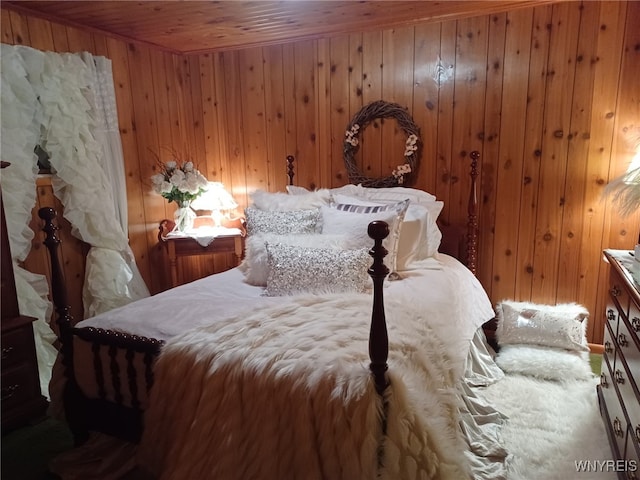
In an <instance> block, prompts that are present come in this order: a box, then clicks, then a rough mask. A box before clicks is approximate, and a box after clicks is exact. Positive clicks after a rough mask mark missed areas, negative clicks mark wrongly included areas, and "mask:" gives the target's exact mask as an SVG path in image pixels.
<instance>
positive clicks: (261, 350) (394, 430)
mask: <svg viewBox="0 0 640 480" xmlns="http://www.w3.org/2000/svg"><path fill="white" fill-rule="evenodd" d="M385 303H386V305H385V309H386V313H387V317H388V318H393V320H394V321H393V322H390V325H389V338H390V339H391V341H390V358H389V364H392V365H393V369H392V371H390V381H391V386H390V387H389V388H388V389H387V395H386V396H387V398H386V400H387V402H388V417H387V418H388V421H387V435H386V437H385V443H384V467H383V468H381V469H380V472H379V473H380V476H379V477H376V475H377V473H378V472H377V471H378V465H377V462H378V457H377V450H378V446H379V443H380V438H381V426H380V425H381V424H380V418H379V417H380V411H381V401H380V399H379V396H378V395H377V394H376V392H375V389H374V387H373V382H372V380H371V376H370V374H369V371H368V363H369V360H368V357H367V354H366V352H367V341H368V335H369V323H370V315H371V314H370V311H371V299H370V298H369V296H367V295H355V294H351V295H349V294H346V295H340V296H330V297H322V296H303V297H293V298H292V300H291V302H287V303H286V304H284V305H278V306H275V307H269V308H267V309H262V310H260V311H257V312H254V313H253V314H249V315H245V316H239V317H236V318H230V319H227V320H224V321H220V322H216V324H214V325H212V326H209V327H204V328H199V329H196V330H191V331H189V332H187V333H185V334H184V335H181V336H179V337H178V338H175V339H172V340H171V341H170V342H169V343H168V344H167V345H166V346H165V347H164V348H163V352H162V355H160V357H159V359H158V362H157V364H156V366H155V383H154V388H153V389H152V391H151V402H150V404H151V407H150V409H149V410H148V411H147V415H146V417H145V425H146V426H145V433H144V437H143V439H142V443H141V445H140V452H139V453H140V455H139V459H140V461H141V463H142V465H144V467H145V468H146V469H148V470H150V471H152V472H154V473H156V474H158V475H159V477H160V478H162V479H186V478H198V479H206V478H211V479H221V480H233V479H238V480H240V479H242V480H250V479H264V478H274V479H276V478H304V479H309V480H312V479H321V478H330V479H332V480H339V479H345V480H358V479H363V480H364V479H367V480H369V479H372V478H387V479H394V480H396V479H405V478H406V479H435V478H438V479H453V480H459V479H461V478H466V476H467V472H466V469H467V466H466V461H465V457H464V455H463V453H462V451H463V445H464V439H463V438H462V435H461V433H460V429H459V428H458V409H457V405H458V404H457V397H456V394H455V390H456V381H455V378H456V377H455V375H454V373H453V369H452V367H451V365H452V362H451V359H450V357H449V355H448V354H447V349H446V348H445V346H444V344H442V343H441V341H440V340H439V339H438V337H437V335H436V334H435V332H433V331H431V329H430V327H429V326H428V325H429V322H428V318H429V315H437V313H434V312H429V311H428V310H426V309H423V308H418V306H417V305H407V304H400V303H398V302H395V301H393V300H387V301H386V302H385ZM220 345H223V346H224V349H220V348H219V346H220ZM194 386H196V387H195V388H194ZM160 392H162V394H160ZM220 392H224V394H222V395H220ZM220 438H224V439H225V440H224V441H223V442H220V441H219V439H220Z"/></svg>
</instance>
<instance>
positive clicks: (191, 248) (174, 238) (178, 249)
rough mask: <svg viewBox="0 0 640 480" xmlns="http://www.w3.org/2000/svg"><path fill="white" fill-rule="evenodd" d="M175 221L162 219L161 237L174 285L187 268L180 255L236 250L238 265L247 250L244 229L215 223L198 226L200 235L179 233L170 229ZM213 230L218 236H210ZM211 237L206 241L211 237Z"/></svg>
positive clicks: (233, 251)
mask: <svg viewBox="0 0 640 480" xmlns="http://www.w3.org/2000/svg"><path fill="white" fill-rule="evenodd" d="M171 223H172V222H169V221H167V220H163V221H162V222H160V227H159V228H160V232H159V233H158V240H159V241H160V242H161V244H162V245H164V247H165V249H166V252H167V257H168V259H169V268H170V272H171V287H177V286H178V285H182V284H183V283H184V281H185V280H184V272H183V271H182V265H181V263H180V262H179V261H178V259H179V258H180V257H192V256H198V255H216V254H219V253H234V254H235V258H236V266H237V265H239V264H240V261H241V260H242V254H243V250H244V243H243V238H244V232H243V231H242V230H241V229H239V228H226V227H216V228H215V229H205V228H202V229H198V230H201V231H198V232H197V233H198V235H179V234H176V233H175V232H171V230H170V228H168V227H170V226H171ZM211 234H214V235H215V237H213V239H211ZM210 239H211V241H210V242H209V243H206V242H207V241H208V240H210Z"/></svg>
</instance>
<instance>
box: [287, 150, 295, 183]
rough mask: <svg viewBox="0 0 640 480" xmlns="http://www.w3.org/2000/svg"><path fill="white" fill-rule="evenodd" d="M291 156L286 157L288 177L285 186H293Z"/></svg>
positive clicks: (292, 159)
mask: <svg viewBox="0 0 640 480" xmlns="http://www.w3.org/2000/svg"><path fill="white" fill-rule="evenodd" d="M293 161H294V158H293V155H287V177H289V183H288V184H287V185H293V175H294V174H293Z"/></svg>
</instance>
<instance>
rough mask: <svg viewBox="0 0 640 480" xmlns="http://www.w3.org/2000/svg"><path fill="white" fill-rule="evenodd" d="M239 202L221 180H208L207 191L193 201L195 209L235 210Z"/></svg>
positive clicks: (192, 206)
mask: <svg viewBox="0 0 640 480" xmlns="http://www.w3.org/2000/svg"><path fill="white" fill-rule="evenodd" d="M237 206H238V204H237V203H236V201H235V200H234V199H233V197H232V196H231V194H230V193H229V192H227V191H226V190H225V189H224V185H222V183H220V182H208V183H207V187H206V188H205V191H204V192H203V193H202V195H200V196H199V197H198V198H196V199H195V200H194V201H193V202H191V208H193V209H194V210H211V211H212V212H213V211H221V210H233V209H234V208H236V207H237Z"/></svg>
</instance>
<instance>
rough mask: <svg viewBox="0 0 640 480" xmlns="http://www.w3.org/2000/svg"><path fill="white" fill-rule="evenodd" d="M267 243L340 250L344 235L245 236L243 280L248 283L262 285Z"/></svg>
mask: <svg viewBox="0 0 640 480" xmlns="http://www.w3.org/2000/svg"><path fill="white" fill-rule="evenodd" d="M267 243H279V244H286V245H295V246H299V247H321V248H325V249H332V250H341V249H343V248H344V246H345V244H346V241H345V236H344V235H321V234H319V233H312V234H307V235H277V234H274V233H257V234H254V235H251V236H249V237H247V240H246V243H245V255H244V260H243V261H242V264H241V266H242V268H243V273H244V280H245V282H246V283H248V284H249V285H256V286H261V287H264V286H266V285H267V277H268V275H269V262H268V255H267V245H266V244H267Z"/></svg>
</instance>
